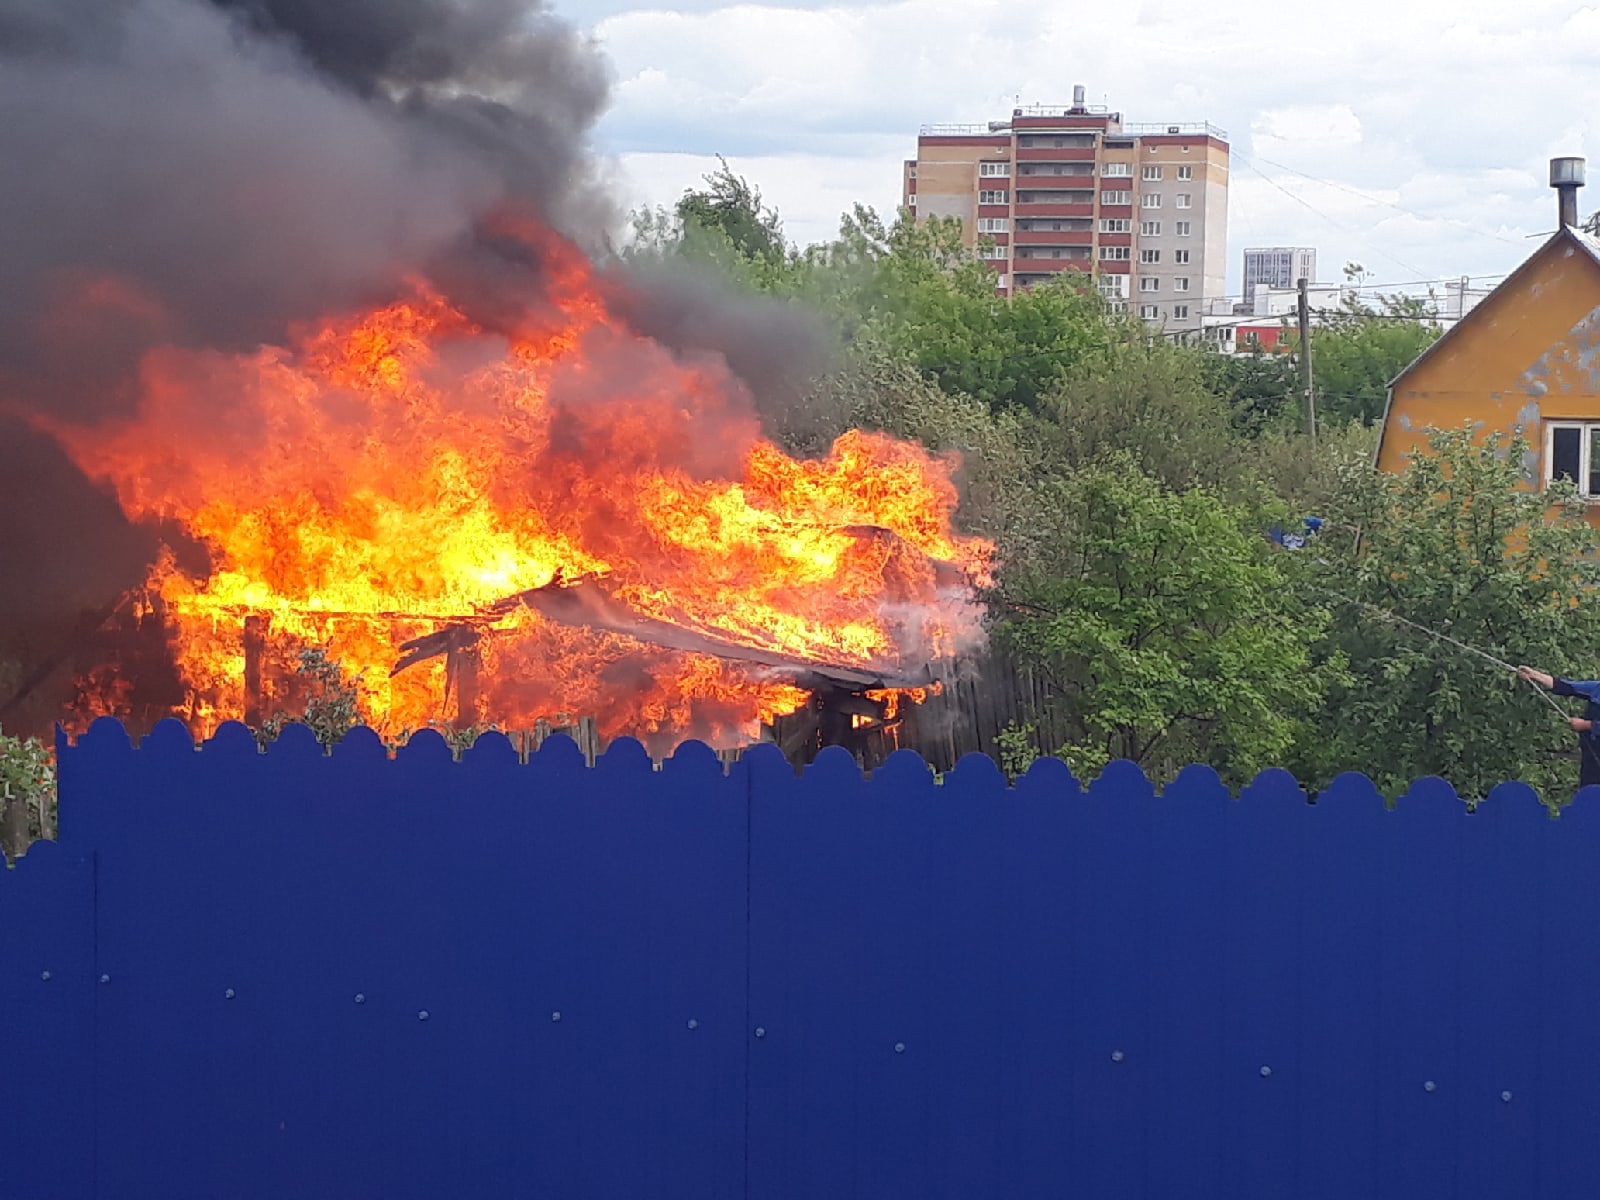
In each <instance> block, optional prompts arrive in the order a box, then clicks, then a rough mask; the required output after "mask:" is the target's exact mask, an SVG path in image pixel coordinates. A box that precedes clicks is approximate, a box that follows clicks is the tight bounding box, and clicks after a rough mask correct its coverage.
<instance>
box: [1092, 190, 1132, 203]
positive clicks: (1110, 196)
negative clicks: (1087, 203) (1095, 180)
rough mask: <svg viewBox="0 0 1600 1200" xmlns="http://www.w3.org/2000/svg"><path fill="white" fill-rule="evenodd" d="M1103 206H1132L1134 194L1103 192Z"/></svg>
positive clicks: (1101, 201) (1101, 200)
mask: <svg viewBox="0 0 1600 1200" xmlns="http://www.w3.org/2000/svg"><path fill="white" fill-rule="evenodd" d="M1100 203H1101V204H1132V203H1133V193H1132V192H1124V191H1114V192H1101V193H1100Z"/></svg>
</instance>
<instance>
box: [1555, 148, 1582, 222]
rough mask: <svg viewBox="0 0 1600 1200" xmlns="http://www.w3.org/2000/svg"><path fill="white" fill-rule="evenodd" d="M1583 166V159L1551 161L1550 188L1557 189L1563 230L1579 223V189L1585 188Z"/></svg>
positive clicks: (1557, 159) (1556, 159)
mask: <svg viewBox="0 0 1600 1200" xmlns="http://www.w3.org/2000/svg"><path fill="white" fill-rule="evenodd" d="M1583 166H1584V164H1583V159H1581V158H1552V159H1551V160H1550V186H1551V187H1553V188H1555V189H1556V195H1557V197H1558V200H1559V204H1560V215H1561V227H1562V228H1563V229H1565V228H1567V227H1569V226H1572V225H1576V224H1577V223H1578V189H1579V188H1581V187H1582V186H1583Z"/></svg>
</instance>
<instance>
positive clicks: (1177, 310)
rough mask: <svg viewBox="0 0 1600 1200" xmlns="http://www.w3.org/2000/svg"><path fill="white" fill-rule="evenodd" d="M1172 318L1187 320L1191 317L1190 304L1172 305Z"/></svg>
mask: <svg viewBox="0 0 1600 1200" xmlns="http://www.w3.org/2000/svg"><path fill="white" fill-rule="evenodd" d="M1172 319H1173V320H1174V321H1187V320H1188V319H1189V306H1188V305H1187V304H1174V305H1173V306H1172Z"/></svg>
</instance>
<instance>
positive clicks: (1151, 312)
mask: <svg viewBox="0 0 1600 1200" xmlns="http://www.w3.org/2000/svg"><path fill="white" fill-rule="evenodd" d="M1139 319H1140V320H1141V321H1159V320H1160V319H1161V306H1160V305H1159V304H1141V305H1139Z"/></svg>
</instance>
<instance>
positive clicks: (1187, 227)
mask: <svg viewBox="0 0 1600 1200" xmlns="http://www.w3.org/2000/svg"><path fill="white" fill-rule="evenodd" d="M1174 224H1176V226H1177V229H1176V230H1175V231H1174V232H1176V233H1177V235H1178V236H1179V237H1188V236H1189V233H1190V231H1191V230H1192V229H1193V228H1194V226H1193V225H1191V224H1190V223H1189V222H1188V221H1177V222H1174Z"/></svg>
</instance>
